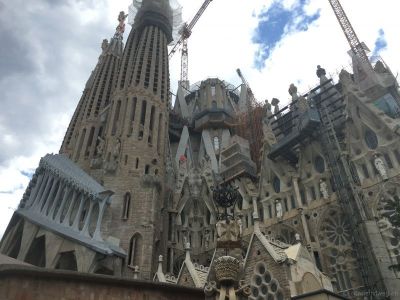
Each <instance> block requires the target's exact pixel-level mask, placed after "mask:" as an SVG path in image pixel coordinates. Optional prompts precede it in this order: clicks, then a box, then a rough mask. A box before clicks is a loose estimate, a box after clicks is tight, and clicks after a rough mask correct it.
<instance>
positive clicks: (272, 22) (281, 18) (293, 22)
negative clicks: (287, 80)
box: [253, 0, 320, 69]
mask: <svg viewBox="0 0 400 300" xmlns="http://www.w3.org/2000/svg"><path fill="white" fill-rule="evenodd" d="M308 4H309V1H306V0H301V1H299V2H296V3H295V4H294V5H292V6H291V7H284V5H283V4H282V2H281V1H274V2H273V3H272V5H271V6H269V7H266V8H264V9H263V10H262V11H261V12H260V13H259V14H258V16H257V17H258V20H259V23H258V26H257V28H256V29H255V33H254V36H253V42H254V43H255V44H257V45H259V49H258V51H257V52H256V54H255V61H254V63H255V67H256V68H257V69H263V68H264V67H265V61H266V60H267V59H268V58H269V56H270V54H271V52H272V51H273V50H274V48H275V47H277V46H278V45H279V42H280V41H282V40H283V39H284V38H285V35H287V34H296V32H299V31H307V30H308V28H309V26H310V25H311V24H312V23H313V22H315V21H316V20H318V18H319V17H320V13H319V9H318V10H317V11H316V12H313V13H311V14H309V13H307V12H306V11H305V7H306V6H307V5H308Z"/></svg>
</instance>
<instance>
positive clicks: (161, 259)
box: [158, 255, 163, 263]
mask: <svg viewBox="0 0 400 300" xmlns="http://www.w3.org/2000/svg"><path fill="white" fill-rule="evenodd" d="M158 262H159V263H162V262H163V256H162V255H160V256H159V257H158Z"/></svg>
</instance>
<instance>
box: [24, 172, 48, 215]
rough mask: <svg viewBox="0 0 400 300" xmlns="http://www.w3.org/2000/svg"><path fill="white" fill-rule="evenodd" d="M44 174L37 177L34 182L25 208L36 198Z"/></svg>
mask: <svg viewBox="0 0 400 300" xmlns="http://www.w3.org/2000/svg"><path fill="white" fill-rule="evenodd" d="M44 176H45V174H43V173H42V174H39V175H38V179H37V181H36V185H35V188H34V189H33V191H32V192H31V194H30V195H29V199H28V201H27V203H26V207H28V206H30V205H31V204H32V202H33V200H34V199H35V198H36V195H37V194H38V192H39V190H40V187H41V185H42V183H43V179H44Z"/></svg>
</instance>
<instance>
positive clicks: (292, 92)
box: [289, 83, 299, 100]
mask: <svg viewBox="0 0 400 300" xmlns="http://www.w3.org/2000/svg"><path fill="white" fill-rule="evenodd" d="M289 95H290V96H292V100H296V99H297V98H298V97H299V96H298V95H297V86H295V85H294V84H293V83H292V84H291V85H290V86H289Z"/></svg>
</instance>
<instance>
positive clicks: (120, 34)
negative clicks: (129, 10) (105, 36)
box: [114, 11, 128, 39]
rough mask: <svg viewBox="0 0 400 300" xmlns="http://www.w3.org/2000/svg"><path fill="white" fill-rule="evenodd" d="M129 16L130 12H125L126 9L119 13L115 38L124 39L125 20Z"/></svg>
mask: <svg viewBox="0 0 400 300" xmlns="http://www.w3.org/2000/svg"><path fill="white" fill-rule="evenodd" d="M127 17H128V14H125V12H124V11H121V12H120V13H119V15H118V21H119V24H118V26H117V28H116V29H115V35H114V37H115V38H121V39H122V37H123V35H124V32H125V20H126V18H127Z"/></svg>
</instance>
